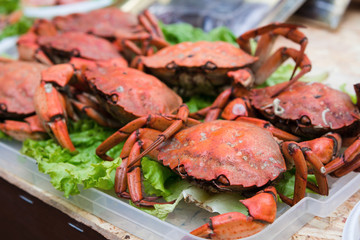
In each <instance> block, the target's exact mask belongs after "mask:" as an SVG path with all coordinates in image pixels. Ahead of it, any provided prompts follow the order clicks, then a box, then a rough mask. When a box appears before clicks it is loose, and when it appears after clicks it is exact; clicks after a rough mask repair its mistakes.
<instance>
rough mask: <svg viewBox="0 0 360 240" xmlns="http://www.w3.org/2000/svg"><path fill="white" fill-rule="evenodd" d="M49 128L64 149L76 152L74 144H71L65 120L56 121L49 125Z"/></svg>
mask: <svg viewBox="0 0 360 240" xmlns="http://www.w3.org/2000/svg"><path fill="white" fill-rule="evenodd" d="M49 127H50V129H51V131H52V133H53V134H54V135H55V138H56V140H57V141H58V142H59V144H60V145H61V146H62V147H63V148H67V149H69V150H70V151H71V152H75V151H76V149H75V147H74V145H73V143H72V142H71V139H70V136H69V134H68V129H67V126H66V122H65V120H64V119H55V120H54V122H51V123H49Z"/></svg>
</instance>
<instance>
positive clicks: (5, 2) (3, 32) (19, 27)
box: [0, 0, 32, 40]
mask: <svg viewBox="0 0 360 240" xmlns="http://www.w3.org/2000/svg"><path fill="white" fill-rule="evenodd" d="M20 8H21V5H20V0H0V15H8V14H11V13H12V12H14V11H17V10H19V9H20ZM31 26H32V20H30V19H29V18H27V17H25V16H22V17H21V18H20V20H19V21H18V22H16V23H14V24H11V25H8V26H6V27H5V28H4V29H0V40H2V39H4V38H6V37H11V36H15V35H20V34H24V33H26V32H27V31H28V30H29V28H30V27H31Z"/></svg>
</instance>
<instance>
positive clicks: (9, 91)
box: [0, 59, 47, 141]
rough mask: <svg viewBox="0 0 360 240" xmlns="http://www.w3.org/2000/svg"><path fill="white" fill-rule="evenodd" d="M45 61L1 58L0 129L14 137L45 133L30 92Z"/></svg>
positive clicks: (40, 136)
mask: <svg viewBox="0 0 360 240" xmlns="http://www.w3.org/2000/svg"><path fill="white" fill-rule="evenodd" d="M46 68H47V66H46V65H43V64H40V63H35V62H22V61H14V60H9V59H0V85H1V88H0V130H1V131H3V132H5V133H6V134H8V135H9V136H11V137H13V138H14V139H16V140H19V141H24V140H25V139H26V138H32V139H43V138H45V137H46V136H47V134H46V131H45V129H44V128H43V127H42V125H41V123H40V121H39V119H38V118H37V116H36V115H35V108H34V104H33V96H34V93H35V90H36V87H37V86H38V85H39V83H40V80H41V71H42V70H45V69H46Z"/></svg>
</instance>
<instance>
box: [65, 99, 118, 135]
mask: <svg viewBox="0 0 360 240" xmlns="http://www.w3.org/2000/svg"><path fill="white" fill-rule="evenodd" d="M71 102H72V104H73V105H74V106H75V107H76V108H77V109H78V110H80V111H81V112H83V113H85V114H86V115H87V116H88V117H90V118H92V119H94V120H95V121H96V122H97V123H98V124H100V125H101V126H106V127H111V128H116V127H119V124H118V123H117V122H116V121H115V120H113V119H112V117H111V116H109V115H108V114H106V113H103V112H101V111H99V110H97V109H96V108H93V107H92V106H91V105H87V104H84V103H82V102H79V101H76V100H71Z"/></svg>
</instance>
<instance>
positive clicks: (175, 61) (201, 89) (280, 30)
mask: <svg viewBox="0 0 360 240" xmlns="http://www.w3.org/2000/svg"><path fill="white" fill-rule="evenodd" d="M298 27H299V26H298V25H293V24H285V23H274V24H270V25H267V26H264V27H261V28H258V29H254V30H251V31H249V32H246V33H244V34H242V35H241V36H240V37H238V39H237V42H238V44H239V46H240V49H239V48H237V47H235V46H234V45H232V44H230V43H226V42H220V41H218V42H206V41H200V42H195V43H192V42H183V43H179V44H176V45H174V46H169V47H166V48H163V49H161V50H160V51H158V52H157V53H155V54H153V55H151V56H145V57H144V56H142V57H138V58H137V59H136V60H134V62H133V65H134V66H136V65H137V66H138V68H139V69H141V70H145V71H147V72H150V73H151V74H153V75H155V76H157V77H158V78H159V79H160V80H162V81H164V82H165V83H167V84H168V85H169V86H170V87H172V88H173V89H174V90H176V91H177V92H178V93H179V94H180V95H181V96H183V97H189V96H192V95H195V94H204V95H211V96H217V95H218V94H219V93H220V92H222V91H223V90H224V87H227V86H229V85H230V83H231V79H232V78H238V73H237V70H239V69H244V68H245V69H247V70H248V71H251V72H253V73H254V75H255V78H254V79H255V83H256V84H261V83H263V82H264V81H265V80H266V79H267V77H268V76H269V75H270V73H271V72H273V71H274V69H276V68H277V67H278V66H279V65H280V64H281V63H282V62H283V61H284V60H283V59H284V58H287V57H293V58H294V57H296V59H297V64H298V63H300V61H301V59H302V57H303V54H304V51H305V48H306V45H307V38H306V37H305V35H304V34H303V33H302V32H300V31H298V30H297V28H298ZM258 35H261V38H260V40H259V43H258V46H257V49H256V52H255V56H251V54H250V52H251V50H250V44H249V40H250V39H251V38H254V37H256V36H258ZM276 35H283V36H285V37H287V38H288V39H290V40H292V41H294V42H296V43H299V44H300V45H301V51H300V52H299V53H298V55H297V56H292V55H291V53H290V52H289V51H286V50H285V48H281V49H279V50H278V51H276V52H275V53H274V54H273V55H271V56H270V57H268V55H269V51H270V50H271V46H272V42H273V41H272V40H273V38H274V36H276ZM250 68H251V70H250ZM303 71H306V69H303ZM229 72H230V73H229ZM301 74H303V72H301V73H300V74H299V75H301ZM297 78H298V76H296V77H294V81H295V80H296V79H297ZM253 83H254V81H252V82H246V83H243V84H245V85H246V86H251V85H252V84H253Z"/></svg>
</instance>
